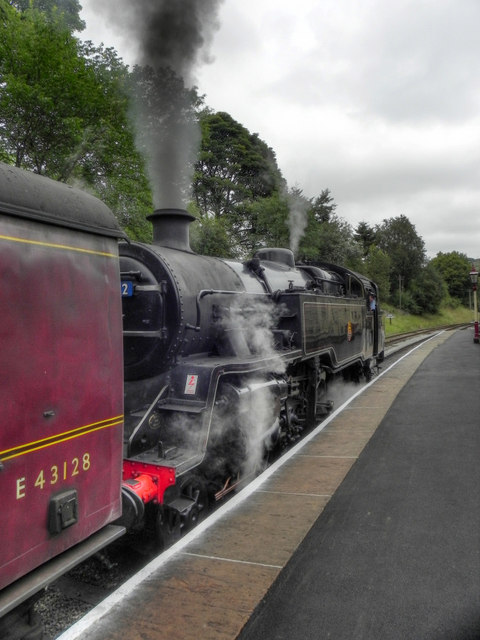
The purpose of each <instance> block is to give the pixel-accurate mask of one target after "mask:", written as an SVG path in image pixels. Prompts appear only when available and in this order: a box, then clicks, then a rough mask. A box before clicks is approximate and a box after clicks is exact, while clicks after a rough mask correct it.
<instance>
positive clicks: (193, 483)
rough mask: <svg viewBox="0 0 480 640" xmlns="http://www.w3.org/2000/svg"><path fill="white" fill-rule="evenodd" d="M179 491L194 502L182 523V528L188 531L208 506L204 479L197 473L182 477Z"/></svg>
mask: <svg viewBox="0 0 480 640" xmlns="http://www.w3.org/2000/svg"><path fill="white" fill-rule="evenodd" d="M180 492H181V495H182V496H184V497H185V498H188V499H189V500H193V501H194V502H195V504H194V505H193V506H192V508H191V509H190V511H189V516H188V518H187V519H186V520H185V522H184V523H182V524H183V526H184V529H185V530H186V531H188V530H189V529H191V528H192V527H194V526H195V525H196V524H197V522H199V521H200V520H201V519H202V516H203V514H204V512H205V510H206V508H207V507H208V492H207V488H206V485H205V482H204V480H203V479H202V478H200V477H199V476H197V475H191V476H186V477H185V478H183V480H182V481H181V482H180Z"/></svg>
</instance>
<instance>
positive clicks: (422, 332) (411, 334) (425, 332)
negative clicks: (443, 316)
mask: <svg viewBox="0 0 480 640" xmlns="http://www.w3.org/2000/svg"><path fill="white" fill-rule="evenodd" d="M471 326H472V323H471V322H461V323H458V324H445V325H440V326H438V327H431V328H430V329H417V330H416V331H407V332H404V333H395V334H393V335H390V336H387V337H386V338H385V346H389V345H393V344H397V343H398V342H403V341H404V340H409V339H410V338H416V337H418V338H419V339H421V338H422V337H424V336H425V337H428V336H429V335H431V334H432V333H436V332H438V331H453V330H455V329H467V328H468V327H471Z"/></svg>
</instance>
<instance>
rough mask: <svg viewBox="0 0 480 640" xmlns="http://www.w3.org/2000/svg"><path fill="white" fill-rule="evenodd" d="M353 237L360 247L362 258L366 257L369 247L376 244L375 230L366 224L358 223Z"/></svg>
mask: <svg viewBox="0 0 480 640" xmlns="http://www.w3.org/2000/svg"><path fill="white" fill-rule="evenodd" d="M353 237H354V239H355V240H356V241H357V242H358V243H359V244H360V246H361V247H362V249H363V255H364V257H367V256H368V252H369V251H370V247H371V246H372V245H374V244H375V242H376V238H377V234H376V231H375V229H374V228H373V227H371V226H370V225H368V224H367V223H366V222H360V223H359V224H358V225H357V228H356V229H355V233H354V236H353Z"/></svg>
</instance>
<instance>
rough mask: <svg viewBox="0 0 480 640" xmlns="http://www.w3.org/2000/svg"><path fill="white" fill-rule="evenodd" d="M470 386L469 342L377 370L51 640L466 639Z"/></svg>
mask: <svg viewBox="0 0 480 640" xmlns="http://www.w3.org/2000/svg"><path fill="white" fill-rule="evenodd" d="M479 381H480V346H479V345H476V344H474V343H473V332H472V330H463V331H455V332H453V333H445V332H444V333H441V334H438V335H435V336H433V337H432V338H431V339H430V340H429V341H427V342H425V343H423V344H421V345H420V346H417V347H416V348H415V349H414V350H413V351H412V352H411V353H410V354H409V355H406V356H404V357H403V359H401V360H400V361H399V362H398V363H397V364H395V366H393V367H390V366H388V364H386V365H385V367H384V371H383V372H382V374H381V376H380V377H378V378H376V379H375V380H374V381H373V382H372V383H371V384H369V385H367V387H365V388H364V389H362V390H361V391H359V392H358V394H355V396H354V398H353V399H352V400H350V401H349V402H348V404H347V405H345V406H343V407H342V406H341V407H339V409H338V410H336V411H335V412H334V413H333V414H332V415H331V416H330V417H329V418H328V419H327V420H326V421H325V423H322V425H320V427H319V429H318V430H316V431H315V432H314V433H312V434H311V437H310V436H309V437H307V438H306V439H305V441H304V442H302V443H300V445H299V446H298V447H296V448H295V449H296V450H293V451H291V452H289V453H288V454H287V455H286V456H285V457H284V458H285V460H283V461H282V463H281V464H282V466H279V467H278V468H275V465H273V468H270V469H268V470H267V472H265V474H262V476H260V477H259V478H257V479H256V480H255V481H254V482H253V483H252V485H254V487H253V488H252V489H251V492H250V493H249V492H247V493H245V491H246V490H244V491H243V492H241V493H240V494H239V495H238V496H235V497H234V498H233V499H232V500H231V501H229V503H227V505H225V507H226V508H225V510H223V507H222V508H220V509H219V510H218V513H217V512H216V513H215V514H214V518H213V519H212V518H209V519H208V520H207V521H205V522H202V523H200V525H199V526H198V527H197V528H196V529H194V530H193V531H192V532H191V533H189V534H187V536H185V538H183V539H182V540H181V541H180V542H179V543H177V544H176V545H174V546H173V547H172V548H171V549H169V550H167V552H165V554H163V555H162V556H160V557H159V559H158V560H155V561H154V562H152V563H151V564H150V565H149V566H148V567H146V568H145V571H144V572H143V575H141V576H140V575H138V576H135V577H134V578H133V579H131V580H129V581H128V582H127V583H125V585H123V586H122V587H121V588H120V589H119V590H117V592H115V593H114V594H112V596H111V597H109V598H107V600H106V601H104V602H103V603H102V604H101V605H99V606H98V607H97V608H96V609H95V610H93V611H92V612H91V614H88V615H87V616H86V617H85V618H84V619H82V620H80V621H79V622H78V623H77V625H74V627H72V628H71V629H70V630H69V631H67V632H65V633H64V634H63V635H62V636H61V638H62V640H79V639H81V640H117V639H118V640H120V639H121V638H125V637H128V638H129V640H162V639H163V638H176V639H178V640H190V639H191V640H233V639H235V638H238V640H283V639H285V640H287V639H288V640H300V639H301V640H323V639H324V638H333V639H335V640H467V639H469V640H473V639H474V638H480V526H479V525H480V495H479V487H480V482H479V481H480V455H479V454H480V394H479V393H478V384H479ZM275 464H276V463H275ZM245 496H246V497H245ZM220 512H221V513H220Z"/></svg>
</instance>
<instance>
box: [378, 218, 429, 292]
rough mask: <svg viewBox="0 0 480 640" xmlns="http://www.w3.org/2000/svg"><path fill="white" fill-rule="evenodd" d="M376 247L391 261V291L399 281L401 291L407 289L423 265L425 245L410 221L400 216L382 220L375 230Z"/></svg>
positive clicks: (397, 286) (395, 288) (396, 287)
mask: <svg viewBox="0 0 480 640" xmlns="http://www.w3.org/2000/svg"><path fill="white" fill-rule="evenodd" d="M376 233H377V245H378V247H379V248H380V249H382V250H383V251H384V252H385V253H386V254H387V255H388V256H389V257H390V259H391V261H392V266H391V271H390V286H391V290H392V291H395V290H397V289H398V288H399V280H400V282H401V283H402V285H401V286H402V288H403V289H408V286H409V284H410V282H411V281H412V280H413V278H415V277H416V276H417V275H418V273H419V272H420V269H421V268H422V267H423V266H424V264H425V244H424V242H423V240H422V238H421V237H420V236H419V235H418V234H417V232H416V231H415V227H414V225H413V224H412V223H411V222H410V220H409V219H408V218H407V217H406V216H404V215H400V216H398V217H396V218H389V219H388V220H384V221H383V223H382V224H381V225H379V226H378V227H377V228H376Z"/></svg>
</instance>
